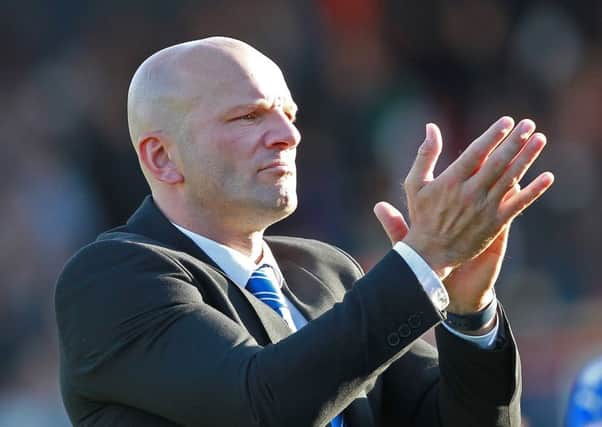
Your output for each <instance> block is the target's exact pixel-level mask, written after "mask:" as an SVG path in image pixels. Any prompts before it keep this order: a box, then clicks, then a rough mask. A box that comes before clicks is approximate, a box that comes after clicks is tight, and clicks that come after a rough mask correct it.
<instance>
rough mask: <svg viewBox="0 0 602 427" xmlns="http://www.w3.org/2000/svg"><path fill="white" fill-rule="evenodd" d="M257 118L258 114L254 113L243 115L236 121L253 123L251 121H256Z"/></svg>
mask: <svg viewBox="0 0 602 427" xmlns="http://www.w3.org/2000/svg"><path fill="white" fill-rule="evenodd" d="M258 118H259V114H258V113H257V112H255V111H254V112H252V113H249V114H245V115H244V116H240V117H239V118H238V120H245V121H253V120H257V119H258Z"/></svg>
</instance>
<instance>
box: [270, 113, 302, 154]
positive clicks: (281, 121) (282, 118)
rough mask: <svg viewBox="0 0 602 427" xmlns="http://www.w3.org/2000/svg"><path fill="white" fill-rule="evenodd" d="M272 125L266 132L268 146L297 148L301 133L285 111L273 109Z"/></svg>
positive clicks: (282, 148) (284, 148)
mask: <svg viewBox="0 0 602 427" xmlns="http://www.w3.org/2000/svg"><path fill="white" fill-rule="evenodd" d="M270 122H271V126H270V127H269V130H268V132H267V134H266V139H265V141H266V146H268V147H270V148H280V149H281V150H286V149H290V148H295V147H296V146H297V145H299V142H301V133H300V132H299V129H297V126H295V124H294V123H293V122H292V120H291V119H290V117H289V116H288V115H287V114H286V113H284V111H281V110H276V111H273V112H272V114H271V117H270Z"/></svg>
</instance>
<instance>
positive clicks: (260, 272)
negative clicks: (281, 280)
mask: <svg viewBox="0 0 602 427" xmlns="http://www.w3.org/2000/svg"><path fill="white" fill-rule="evenodd" d="M246 288H247V290H248V291H249V292H251V293H252V294H253V295H255V297H256V298H258V299H259V300H261V301H262V302H264V303H265V304H267V305H268V306H270V307H271V308H272V309H273V310H274V311H275V312H276V313H278V314H279V315H280V317H282V318H283V319H284V321H285V322H286V323H287V324H288V325H289V326H290V327H291V329H292V330H293V331H296V330H297V328H296V327H295V324H294V322H293V318H292V316H291V311H290V310H289V308H288V305H287V304H286V300H285V299H284V295H283V294H282V292H281V291H280V287H279V286H278V280H277V279H276V274H275V273H274V269H273V268H272V267H270V266H269V265H268V264H263V265H262V266H261V267H259V268H258V269H257V270H255V271H254V272H253V273H252V274H251V277H250V278H249V281H248V282H247V286H246ZM330 426H331V427H345V424H344V423H343V416H342V415H337V416H336V417H334V418H333V419H332V421H331V423H330Z"/></svg>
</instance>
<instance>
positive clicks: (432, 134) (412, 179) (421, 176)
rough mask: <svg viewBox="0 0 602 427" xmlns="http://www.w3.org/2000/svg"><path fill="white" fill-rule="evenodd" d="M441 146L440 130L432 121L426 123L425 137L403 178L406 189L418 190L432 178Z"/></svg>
mask: <svg viewBox="0 0 602 427" xmlns="http://www.w3.org/2000/svg"><path fill="white" fill-rule="evenodd" d="M442 148H443V139H442V138H441V131H440V130H439V128H438V127H437V125H436V124H434V123H428V124H427V125H426V138H425V139H424V142H423V143H422V145H420V147H419V148H418V154H417V155H416V159H415V160H414V164H413V165H412V168H411V169H410V172H409V173H408V176H407V178H406V180H405V187H406V190H409V191H418V190H420V189H421V188H422V186H423V185H424V184H425V183H427V182H429V181H432V180H433V171H434V170H435V165H436V164H437V160H438V159H439V155H440V154H441V149H442Z"/></svg>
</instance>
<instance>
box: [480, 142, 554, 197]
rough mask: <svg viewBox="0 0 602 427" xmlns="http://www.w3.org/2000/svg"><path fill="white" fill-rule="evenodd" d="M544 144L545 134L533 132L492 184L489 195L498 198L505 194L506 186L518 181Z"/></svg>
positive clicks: (508, 186)
mask: <svg viewBox="0 0 602 427" xmlns="http://www.w3.org/2000/svg"><path fill="white" fill-rule="evenodd" d="M545 146H546V136H545V135H544V134H542V133H536V134H534V135H533V136H532V137H531V138H530V139H529V141H527V144H526V145H525V146H524V147H523V150H521V152H520V153H519V154H518V155H517V156H516V157H515V158H514V160H513V161H512V163H511V164H510V166H509V167H507V168H506V171H505V172H504V174H503V175H502V176H501V178H500V179H499V180H498V181H497V182H496V183H495V184H494V185H493V187H492V188H491V190H490V192H489V197H491V198H493V199H494V200H498V199H500V198H502V197H503V196H504V194H506V192H507V191H508V188H510V187H512V186H513V185H514V184H515V183H517V182H519V181H520V180H521V179H522V178H523V176H524V175H525V173H527V170H528V169H529V168H530V167H531V165H532V164H533V162H535V160H536V159H537V158H538V157H539V155H540V154H541V152H542V151H543V149H544V147H545Z"/></svg>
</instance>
